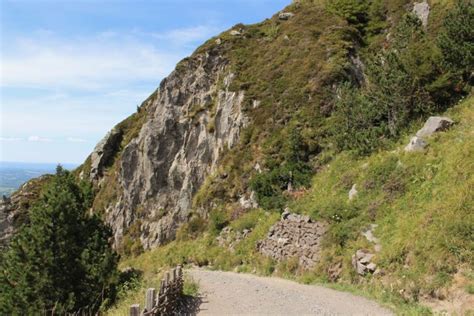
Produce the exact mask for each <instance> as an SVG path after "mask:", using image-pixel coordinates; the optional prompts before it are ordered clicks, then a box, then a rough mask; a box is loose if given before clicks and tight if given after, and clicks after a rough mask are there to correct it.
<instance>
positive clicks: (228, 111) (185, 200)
mask: <svg viewBox="0 0 474 316" xmlns="http://www.w3.org/2000/svg"><path fill="white" fill-rule="evenodd" d="M227 64H228V62H227V61H226V60H225V59H224V58H223V57H222V55H221V54H220V53H219V50H218V49H215V50H210V51H206V52H204V53H201V54H197V55H195V56H193V57H192V58H189V59H187V60H185V61H183V62H182V63H181V64H180V65H179V68H178V69H177V70H175V71H174V72H173V73H172V74H171V75H170V76H169V77H168V78H166V79H165V80H163V82H162V83H161V85H160V87H159V89H158V91H157V93H156V95H155V97H154V98H153V100H151V102H150V103H149V104H148V106H147V108H146V111H147V120H146V122H145V124H144V125H143V126H142V128H141V130H140V133H139V135H138V137H136V138H134V139H132V140H131V141H130V142H129V143H128V144H127V145H126V146H125V148H124V149H123V153H122V154H121V157H120V160H119V162H118V164H119V165H118V171H117V182H118V185H119V193H118V197H117V201H116V202H115V201H114V204H112V205H109V206H108V207H107V209H106V214H105V218H106V222H107V223H109V224H110V225H111V227H112V228H113V230H114V236H115V240H116V243H117V244H118V243H120V242H121V239H122V237H123V234H124V233H125V232H126V230H127V229H129V228H130V227H131V226H132V225H134V224H135V225H139V226H140V227H139V230H140V240H141V242H142V245H143V247H144V248H145V249H146V248H150V247H153V246H156V245H158V244H160V243H163V242H165V241H168V240H170V239H172V238H173V237H174V234H175V232H176V229H177V227H178V226H179V225H180V224H181V223H183V222H185V221H186V220H187V219H188V216H189V214H190V210H191V202H192V197H193V195H194V194H195V193H196V191H197V190H198V189H199V187H200V186H201V184H202V183H203V181H204V180H205V178H206V176H207V175H209V174H210V173H212V172H213V171H214V170H215V169H216V166H217V162H218V160H219V158H220V157H221V154H222V153H223V152H224V151H225V150H226V149H230V148H232V147H233V146H234V145H235V144H236V143H237V142H238V140H239V135H240V131H241V129H242V128H243V127H245V126H247V124H248V121H249V120H248V118H247V117H246V116H245V114H244V113H243V111H242V101H243V99H244V92H243V91H240V92H232V91H229V86H230V84H231V82H232V80H233V79H234V74H233V73H232V72H230V70H229V68H228V67H227ZM116 135H117V133H116V132H115V133H114V132H111V133H109V134H108V135H107V137H106V139H104V140H103V141H102V142H101V143H99V145H98V146H97V147H96V150H95V151H94V153H93V154H92V165H96V166H100V165H101V163H100V161H101V160H102V159H103V155H102V154H101V153H102V152H107V149H104V145H106V144H107V143H110V144H113V143H114V142H113V141H111V140H109V139H110V138H116ZM105 147H107V146H105ZM109 147H113V145H109ZM93 171H94V172H91V174H90V176H91V179H92V180H94V179H97V177H98V176H100V174H101V173H102V172H101V171H100V167H99V168H94V169H93ZM99 181H100V180H99Z"/></svg>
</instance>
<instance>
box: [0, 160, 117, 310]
mask: <svg viewBox="0 0 474 316" xmlns="http://www.w3.org/2000/svg"><path fill="white" fill-rule="evenodd" d="M86 187H87V186H80V185H78V184H77V183H76V181H75V179H74V177H73V175H72V174H70V173H69V172H68V171H66V170H63V169H62V168H61V167H60V166H58V168H57V172H56V176H55V177H54V179H53V180H52V182H51V183H50V184H49V186H48V187H47V188H46V190H45V192H44V194H43V196H42V198H41V200H40V201H39V203H38V204H37V205H36V206H34V207H33V208H32V209H31V210H30V224H29V225H27V226H24V227H22V228H21V229H20V231H19V232H18V234H17V235H16V236H15V237H14V238H13V240H12V241H11V243H10V246H9V249H8V250H7V252H6V253H5V254H4V255H3V258H2V261H1V263H0V264H1V266H0V268H1V270H0V314H3V315H9V314H25V315H26V314H38V313H47V314H49V313H52V312H53V313H59V314H65V313H68V312H73V311H79V310H83V311H86V310H87V311H90V312H93V311H97V310H98V309H99V307H100V305H101V304H102V302H103V301H104V300H105V299H106V298H107V296H108V295H109V293H110V290H111V286H112V285H113V284H114V282H115V281H116V278H117V276H118V272H117V262H118V256H117V255H116V254H115V252H114V251H113V250H112V249H111V247H110V244H109V239H110V237H111V232H110V230H109V229H108V228H107V227H105V226H104V225H103V224H102V222H101V221H100V220H99V219H98V218H96V217H93V216H89V215H87V209H88V208H89V207H90V204H91V198H90V194H89V192H90V190H87V188H86Z"/></svg>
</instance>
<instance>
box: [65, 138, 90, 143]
mask: <svg viewBox="0 0 474 316" xmlns="http://www.w3.org/2000/svg"><path fill="white" fill-rule="evenodd" d="M66 140H67V141H68V142H70V143H86V142H87V140H85V139H82V138H77V137H68V138H67V139H66Z"/></svg>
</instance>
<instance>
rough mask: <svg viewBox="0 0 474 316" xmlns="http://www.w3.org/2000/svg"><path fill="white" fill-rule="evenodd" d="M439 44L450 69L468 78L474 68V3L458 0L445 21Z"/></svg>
mask: <svg viewBox="0 0 474 316" xmlns="http://www.w3.org/2000/svg"><path fill="white" fill-rule="evenodd" d="M443 26H444V31H443V32H441V34H440V35H439V37H438V45H439V47H440V49H441V52H442V54H443V61H444V64H445V67H446V68H447V69H448V71H450V72H452V73H456V74H460V75H461V76H462V77H464V80H467V79H468V77H469V76H471V73H472V71H473V68H474V5H473V4H472V1H466V0H458V1H457V2H456V5H455V7H454V9H453V10H451V11H450V12H449V14H448V15H447V16H446V18H445V19H444V22H443Z"/></svg>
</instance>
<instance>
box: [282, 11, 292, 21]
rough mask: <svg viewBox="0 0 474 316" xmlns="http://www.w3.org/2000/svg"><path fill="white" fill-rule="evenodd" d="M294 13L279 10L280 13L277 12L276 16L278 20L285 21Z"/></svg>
mask: <svg viewBox="0 0 474 316" xmlns="http://www.w3.org/2000/svg"><path fill="white" fill-rule="evenodd" d="M294 15H295V14H294V13H291V12H281V13H280V14H278V18H279V19H280V20H283V21H286V20H288V19H290V18H292V17H293V16H294Z"/></svg>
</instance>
